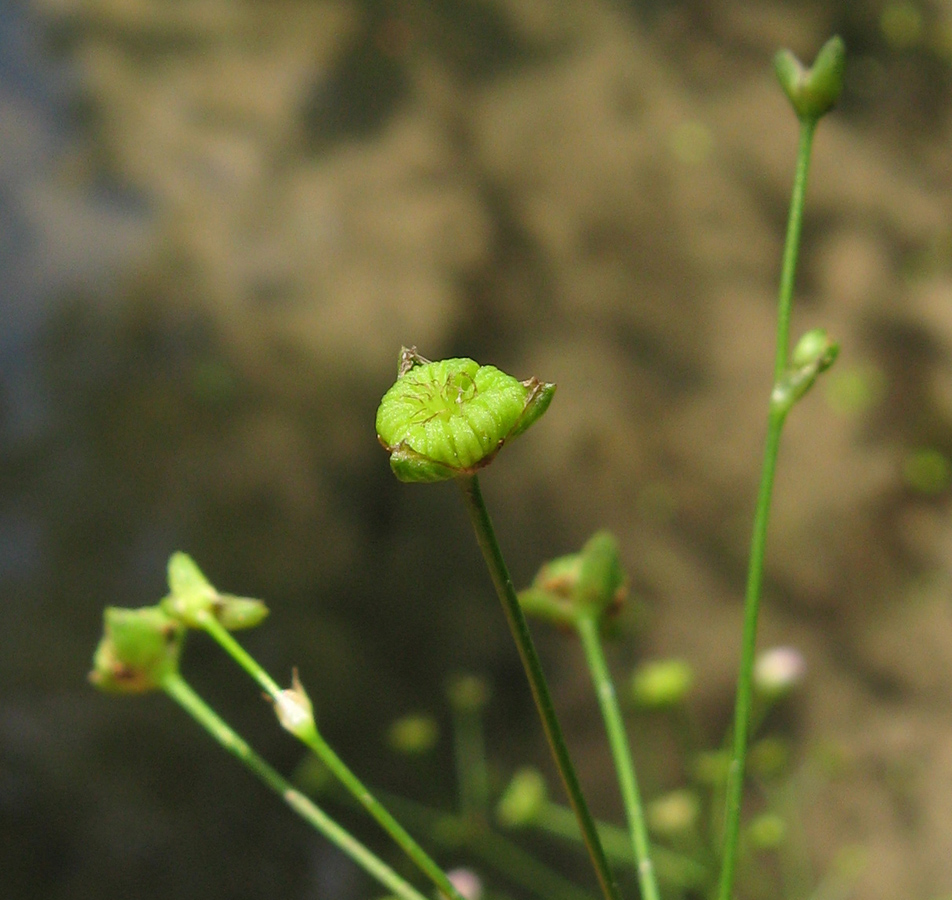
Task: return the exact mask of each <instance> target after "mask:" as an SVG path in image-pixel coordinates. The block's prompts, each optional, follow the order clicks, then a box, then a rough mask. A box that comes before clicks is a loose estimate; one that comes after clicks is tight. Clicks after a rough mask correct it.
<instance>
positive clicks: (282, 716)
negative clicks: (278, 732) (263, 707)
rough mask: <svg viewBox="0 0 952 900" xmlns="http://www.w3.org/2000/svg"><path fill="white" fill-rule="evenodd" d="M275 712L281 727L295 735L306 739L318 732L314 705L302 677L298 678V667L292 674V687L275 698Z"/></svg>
mask: <svg viewBox="0 0 952 900" xmlns="http://www.w3.org/2000/svg"><path fill="white" fill-rule="evenodd" d="M274 712H275V715H276V716H277V717H278V721H279V722H280V723H281V727H282V728H283V729H284V730H285V731H290V732H291V734H293V735H294V736H295V737H297V738H300V739H301V740H306V739H307V738H309V737H312V736H314V735H316V734H317V726H316V725H315V724H314V706H313V704H312V703H311V698H310V697H308V695H307V692H306V691H305V690H304V686H303V685H302V684H301V679H300V678H298V673H297V669H295V670H294V673H293V675H292V676H291V687H290V688H286V689H285V690H283V691H281V693H279V694H278V695H277V697H275V698H274Z"/></svg>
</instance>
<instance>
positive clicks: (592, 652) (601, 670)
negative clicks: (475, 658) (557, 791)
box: [575, 614, 659, 900]
mask: <svg viewBox="0 0 952 900" xmlns="http://www.w3.org/2000/svg"><path fill="white" fill-rule="evenodd" d="M575 630H576V631H577V632H578V635H579V638H580V639H581V641H582V647H583V649H584V650H585V659H586V660H587V661H588V667H589V670H590V671H591V673H592V681H593V682H594V684H595V693H596V694H597V696H598V704H599V706H600V707H601V710H602V718H603V719H604V720H605V733H606V734H607V735H608V744H609V746H610V748H611V751H612V758H613V759H614V761H615V770H616V772H617V773H618V784H619V787H620V788H621V799H622V803H623V804H624V806H625V815H626V816H627V818H628V831H629V834H630V837H631V847H632V851H633V852H634V858H635V862H636V863H637V867H638V884H639V886H640V887H641V896H642V900H659V894H658V882H657V878H656V877H655V870H654V863H653V862H652V859H651V844H650V841H649V840H648V828H647V825H646V824H645V814H644V808H643V806H642V803H641V796H640V793H639V791H638V779H637V776H636V775H635V764H634V760H633V759H632V756H631V748H630V747H629V746H628V736H627V734H626V732H625V723H624V721H623V720H622V717H621V710H620V709H619V708H618V698H617V696H616V694H615V685H614V684H613V682H612V677H611V673H610V672H609V671H608V664H607V663H606V661H605V653H604V651H603V649H602V639H601V634H600V633H599V621H598V618H597V617H596V616H593V615H585V614H582V615H579V616H578V617H577V618H576V622H575Z"/></svg>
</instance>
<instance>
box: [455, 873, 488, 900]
mask: <svg viewBox="0 0 952 900" xmlns="http://www.w3.org/2000/svg"><path fill="white" fill-rule="evenodd" d="M446 877H447V878H448V879H449V881H450V884H451V885H453V887H455V888H456V890H458V891H459V892H460V895H461V896H462V897H463V900H482V897H483V882H482V879H481V878H480V877H479V876H478V875H477V874H476V873H475V872H474V871H473V870H472V869H451V870H450V871H449V872H447V873H446Z"/></svg>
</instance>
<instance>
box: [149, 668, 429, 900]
mask: <svg viewBox="0 0 952 900" xmlns="http://www.w3.org/2000/svg"><path fill="white" fill-rule="evenodd" d="M162 689H163V690H164V691H165V693H166V694H168V696H169V697H171V698H172V699H173V700H174V701H175V702H176V703H178V705H179V706H181V707H182V709H184V710H185V711H186V712H187V713H188V714H189V715H190V716H191V717H192V718H193V719H195V721H196V722H198V724H199V725H201V726H202V728H204V729H205V730H206V731H207V732H208V733H209V734H210V735H211V736H212V737H213V738H214V739H215V740H216V741H218V743H219V744H220V745H221V746H222V747H224V749H225V750H227V751H228V752H229V753H231V754H232V755H233V756H235V757H237V758H238V759H239V760H241V762H243V763H244V764H245V765H246V766H247V767H248V768H249V769H250V770H251V771H252V772H253V773H254V774H255V775H257V776H258V778H260V779H261V780H262V781H263V782H264V783H265V784H266V785H267V786H268V787H270V788H271V789H272V790H273V791H274V792H275V793H277V794H278V795H279V796H280V797H281V798H282V799H283V800H284V802H285V803H287V805H288V806H290V807H291V809H293V810H294V811H295V812H296V813H297V814H298V815H299V816H301V818H302V819H304V820H305V821H306V822H308V824H310V825H311V826H312V827H313V828H314V829H315V830H317V831H318V832H320V833H321V834H322V835H324V837H326V838H327V839H328V840H329V841H330V842H331V843H333V844H334V845H335V846H336V847H337V848H338V849H340V850H341V851H342V852H344V853H345V854H347V855H348V856H349V857H350V858H351V859H352V860H354V862H356V863H357V864H358V865H359V866H361V868H363V869H364V870H365V871H366V872H368V873H369V874H370V875H372V876H373V877H374V878H376V879H377V881H379V882H380V883H381V884H382V885H383V886H384V887H385V888H387V889H388V890H390V891H393V893H394V894H396V895H397V896H399V897H402V898H403V900H427V898H426V897H425V896H424V895H423V894H421V893H420V892H419V891H418V890H417V889H416V888H414V887H413V886H412V885H411V884H409V883H408V882H406V881H404V880H403V879H402V878H401V877H400V876H399V875H397V873H396V872H394V871H393V869H391V868H390V867H389V866H388V865H387V864H386V863H385V862H383V860H381V859H380V858H379V857H377V856H376V855H374V854H373V853H371V851H370V850H368V849H367V848H366V847H365V846H364V845H363V844H361V843H360V842H359V841H358V840H356V838H354V837H353V836H352V835H350V834H349V833H348V832H347V831H345V830H344V829H343V828H341V827H340V826H339V825H338V824H337V823H336V822H335V821H334V820H333V819H331V818H330V817H329V816H328V815H327V814H326V813H325V812H324V811H323V810H321V809H320V807H318V806H317V805H316V804H315V803H314V802H313V801H311V800H310V799H308V798H307V797H305V796H304V795H303V794H302V793H301V792H300V791H298V790H297V789H296V788H295V787H294V786H293V785H292V784H291V783H290V782H289V781H288V780H287V779H285V778H284V777H283V776H282V775H280V774H279V773H278V772H277V771H276V770H275V769H273V768H272V767H271V766H270V765H269V764H268V763H267V762H265V761H264V760H263V759H262V758H261V757H260V756H258V754H257V753H255V751H254V750H252V749H251V747H250V746H248V744H247V743H246V742H245V741H244V739H243V738H241V737H240V736H239V735H238V734H237V733H236V732H235V731H234V730H232V728H231V727H230V726H229V725H228V724H227V723H226V722H225V721H224V720H222V719H221V718H220V717H219V716H218V714H217V713H216V712H215V711H214V710H212V709H211V707H209V706H208V704H206V703H205V701H204V700H202V698H201V697H199V695H198V694H196V693H195V691H193V690H192V688H191V687H190V686H189V684H188V683H187V682H186V681H185V679H183V678H182V676H181V675H179V674H178V673H173V674H171V675H169V676H167V677H166V678H165V680H164V681H163V682H162Z"/></svg>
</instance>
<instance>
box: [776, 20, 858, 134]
mask: <svg viewBox="0 0 952 900" xmlns="http://www.w3.org/2000/svg"><path fill="white" fill-rule="evenodd" d="M845 66H846V47H845V45H844V44H843V39H842V38H841V37H840V36H839V35H835V36H834V37H831V38H830V39H829V40H828V41H827V42H826V43H825V44H824V45H823V47H822V48H821V50H820V52H819V53H818V54H817V57H816V60H815V61H814V63H813V65H812V66H811V67H810V68H809V69H807V68H806V67H805V66H804V65H803V63H801V62H800V60H798V59H797V58H796V57H795V56H794V55H793V54H792V53H791V52H790V51H789V50H781V51H780V52H779V53H777V55H776V56H775V57H774V70H775V71H776V73H777V80H778V81H779V82H780V86H781V87H782V88H783V90H784V93H785V94H786V95H787V98H788V99H789V100H790V103H791V105H792V106H793V108H794V110H795V111H796V114H797V116H798V117H799V118H800V119H801V120H807V121H816V120H818V119H819V118H820V117H821V116H823V115H824V114H825V113H828V112H829V111H830V110H831V109H832V108H833V107H834V106H835V105H836V101H837V100H839V97H840V93H841V92H842V90H843V70H844V68H845Z"/></svg>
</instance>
